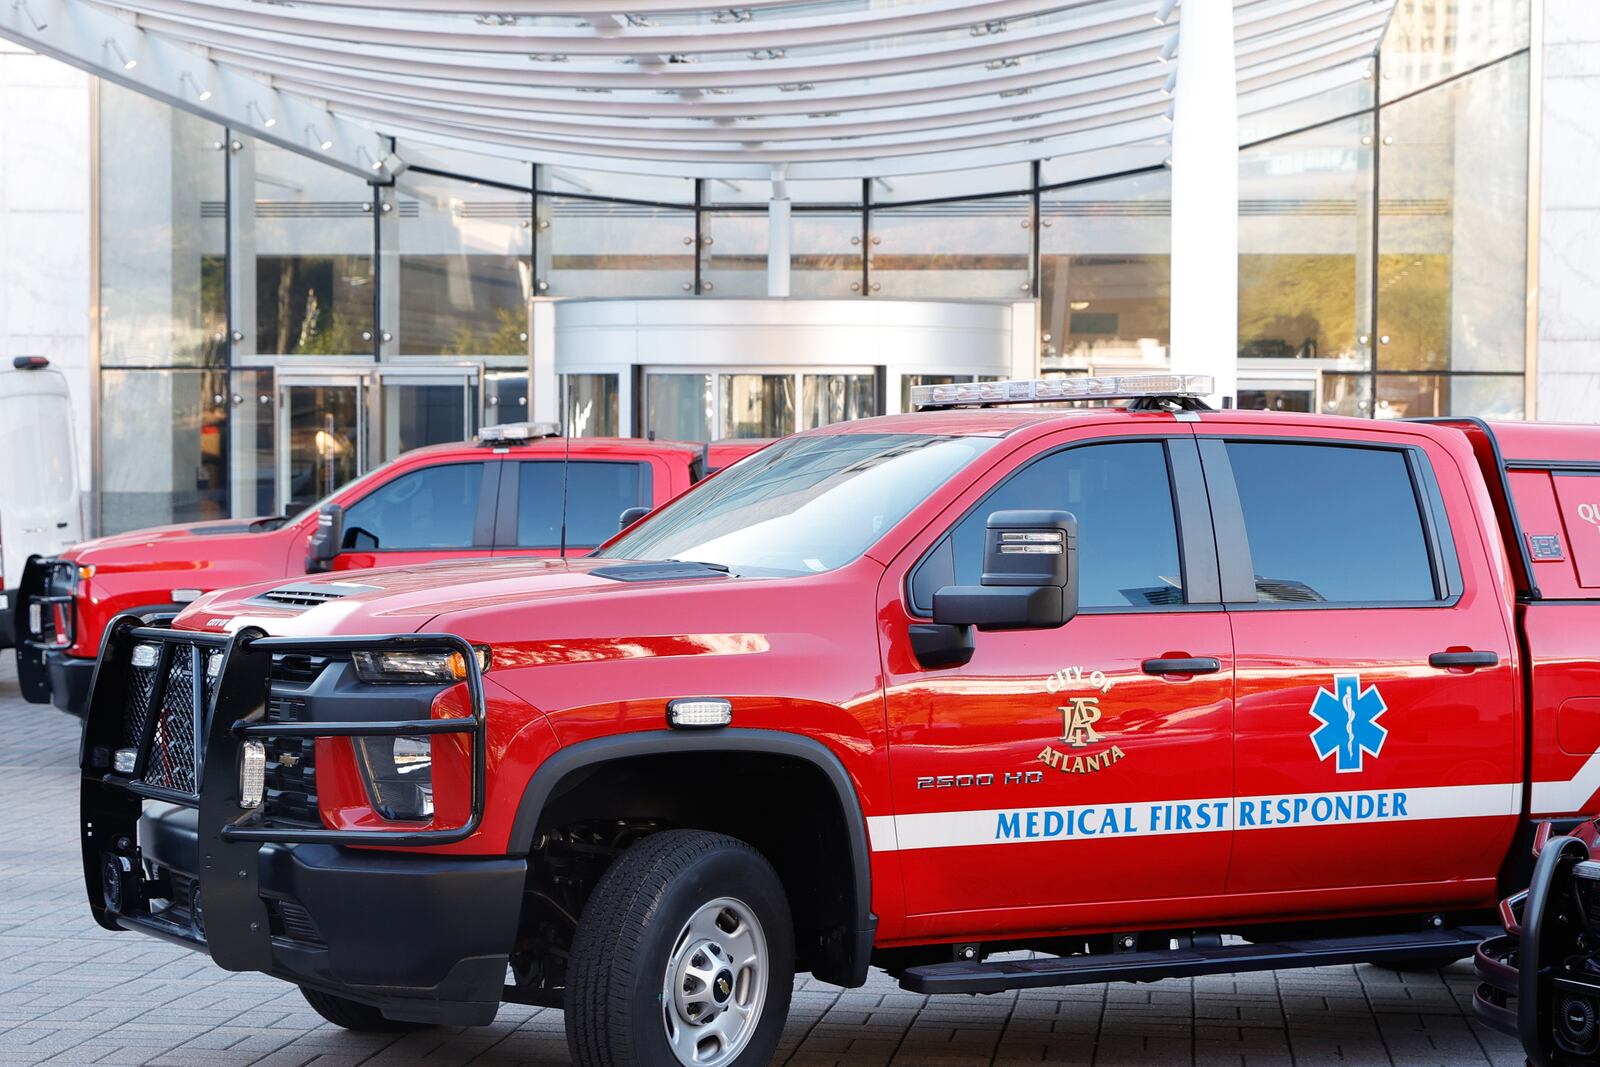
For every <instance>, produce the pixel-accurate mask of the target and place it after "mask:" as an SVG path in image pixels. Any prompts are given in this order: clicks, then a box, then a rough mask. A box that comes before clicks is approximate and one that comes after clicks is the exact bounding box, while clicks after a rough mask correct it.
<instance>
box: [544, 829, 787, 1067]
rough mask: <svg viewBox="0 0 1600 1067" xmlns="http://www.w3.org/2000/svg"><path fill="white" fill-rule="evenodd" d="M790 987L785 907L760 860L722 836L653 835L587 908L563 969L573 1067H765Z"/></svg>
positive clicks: (611, 873) (616, 868) (614, 869)
mask: <svg viewBox="0 0 1600 1067" xmlns="http://www.w3.org/2000/svg"><path fill="white" fill-rule="evenodd" d="M793 984H794V933H793V928H792V926H791V924H790V918H789V904H788V900H787V898H786V897H785V896H784V892H783V886H782V884H781V883H780V882H779V881H778V876H777V874H776V873H775V872H774V871H773V869H772V866H771V865H770V864H769V863H768V862H767V861H766V859H765V858H764V857H763V856H762V855H761V854H760V853H759V852H757V851H756V850H755V849H753V848H751V847H750V846H749V845H747V844H745V843H744V842H743V841H739V840H736V839H734V838H731V837H727V836H724V835H722V834H713V833H706V832H704V831H700V830H669V831H666V832H664V833H659V834H655V835H653V836H651V837H647V838H645V839H644V840H642V841H640V842H638V843H637V844H635V845H633V846H632V847H631V848H629V849H628V850H627V851H626V852H624V853H623V854H622V858H620V859H619V860H617V862H616V863H614V864H612V866H611V868H610V869H609V870H607V871H606V873H605V875H604V876H603V877H602V878H601V879H600V882H599V884H598V885H596V887H595V890H594V893H593V894H592V895H591V896H590V898H589V902H588V903H587V904H586V905H585V906H584V909H583V916H582V919H581V921H580V922H579V924H578V932H577V935H576V937H574V938H573V942H572V955H571V959H570V961H569V963H568V969H567V994H566V1005H567V1008H566V1011H567V1041H568V1044H569V1045H570V1047H571V1052H572V1058H573V1062H574V1063H576V1064H578V1065H579V1067H625V1065H627V1067H632V1065H639V1067H753V1065H756V1064H766V1063H768V1062H770V1061H771V1059H772V1055H773V1053H774V1051H775V1050H776V1049H777V1047H778V1040H779V1038H780V1037H781V1036H782V1034H783V1024H784V1019H785V1016H787V1015H788V1012H789V995H790V992H791V991H792V987H793Z"/></svg>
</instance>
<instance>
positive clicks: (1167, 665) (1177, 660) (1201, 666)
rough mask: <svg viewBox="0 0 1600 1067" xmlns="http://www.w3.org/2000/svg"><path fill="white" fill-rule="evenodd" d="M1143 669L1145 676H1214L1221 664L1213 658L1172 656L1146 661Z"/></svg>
mask: <svg viewBox="0 0 1600 1067" xmlns="http://www.w3.org/2000/svg"><path fill="white" fill-rule="evenodd" d="M1143 667H1144V673H1146V674H1216V673H1217V672H1218V671H1220V670H1221V669H1222V662H1221V661H1220V660H1218V659H1217V658H1216V657H1215V656H1172V657H1170V658H1163V659H1147V660H1145V661H1144V664H1143Z"/></svg>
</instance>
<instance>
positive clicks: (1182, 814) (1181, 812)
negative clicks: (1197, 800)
mask: <svg viewBox="0 0 1600 1067" xmlns="http://www.w3.org/2000/svg"><path fill="white" fill-rule="evenodd" d="M1173 814H1174V815H1175V816H1176V817H1177V825H1178V829H1180V830H1191V829H1193V827H1192V826H1191V825H1190V824H1189V817H1190V816H1191V815H1193V814H1194V812H1193V811H1192V810H1191V809H1190V807H1189V805H1187V804H1179V805H1178V810H1177V811H1175V812H1173Z"/></svg>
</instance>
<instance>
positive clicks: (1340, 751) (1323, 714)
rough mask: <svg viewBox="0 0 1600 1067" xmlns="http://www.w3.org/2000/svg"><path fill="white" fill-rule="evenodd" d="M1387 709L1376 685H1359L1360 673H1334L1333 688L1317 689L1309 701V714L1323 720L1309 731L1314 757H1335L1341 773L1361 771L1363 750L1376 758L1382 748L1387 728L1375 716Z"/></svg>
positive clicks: (1387, 732)
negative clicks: (1331, 689)
mask: <svg viewBox="0 0 1600 1067" xmlns="http://www.w3.org/2000/svg"><path fill="white" fill-rule="evenodd" d="M1388 710H1389V708H1388V705H1386V704H1385V703H1384V702H1383V697H1382V696H1381V695H1379V693H1378V687H1377V686H1375V685H1369V686H1367V688H1366V689H1362V688H1361V676H1360V675H1359V674H1336V675H1334V676H1333V691H1332V692H1329V691H1328V690H1326V689H1318V690H1317V699H1316V700H1314V701H1312V702H1311V714H1312V717H1313V718H1316V719H1318V720H1319V721H1321V723H1322V725H1321V726H1319V727H1317V728H1316V729H1315V730H1313V731H1311V744H1312V745H1313V746H1315V747H1316V750H1317V759H1319V760H1326V759H1327V758H1328V757H1329V756H1337V757H1338V764H1337V765H1338V769H1339V773H1340V774H1344V773H1346V772H1349V771H1359V770H1361V762H1362V754H1363V753H1365V754H1367V755H1370V756H1372V757H1374V758H1376V757H1377V756H1378V754H1379V753H1380V752H1382V751H1383V742H1384V739H1385V738H1387V737H1388V736H1389V731H1388V730H1387V729H1385V728H1384V727H1382V726H1379V725H1378V717H1379V716H1381V715H1382V714H1383V713H1384V712H1385V711H1388Z"/></svg>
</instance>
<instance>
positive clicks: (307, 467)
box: [278, 372, 367, 515]
mask: <svg viewBox="0 0 1600 1067" xmlns="http://www.w3.org/2000/svg"><path fill="white" fill-rule="evenodd" d="M365 388H366V380H365V377H364V376H363V375H361V374H357V373H349V372H345V373H328V374H303V375H302V374H288V373H280V374H279V375H278V495H279V508H280V510H281V511H282V512H283V513H284V514H286V515H292V514H294V513H295V512H297V511H300V510H301V509H302V508H306V507H309V506H310V505H312V504H314V503H316V502H317V501H318V500H321V499H322V498H323V497H325V496H327V495H328V494H330V493H332V492H333V491H334V490H335V489H338V488H339V487H340V486H341V485H343V484H345V483H346V482H348V481H350V480H351V479H352V478H355V477H356V476H357V475H359V474H360V473H361V472H362V471H363V470H365V469H366V463H365V460H366V449H365V446H364V441H365V439H366V423H367V420H366V404H365V402H364V401H365V396H364V393H365Z"/></svg>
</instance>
